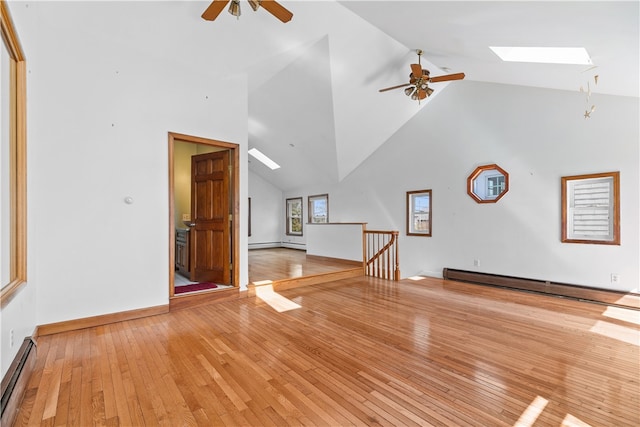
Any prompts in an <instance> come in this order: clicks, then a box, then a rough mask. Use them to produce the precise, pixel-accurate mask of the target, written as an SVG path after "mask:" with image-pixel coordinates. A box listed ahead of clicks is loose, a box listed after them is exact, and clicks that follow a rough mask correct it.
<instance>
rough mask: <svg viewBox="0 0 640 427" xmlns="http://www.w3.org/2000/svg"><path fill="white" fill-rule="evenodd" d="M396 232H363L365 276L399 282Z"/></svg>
mask: <svg viewBox="0 0 640 427" xmlns="http://www.w3.org/2000/svg"><path fill="white" fill-rule="evenodd" d="M398 233H399V232H398V231H377V230H363V232H362V238H363V240H364V242H363V245H362V246H363V249H364V263H365V266H364V270H365V276H372V277H378V278H381V279H387V280H400V263H399V261H398V260H399V258H398Z"/></svg>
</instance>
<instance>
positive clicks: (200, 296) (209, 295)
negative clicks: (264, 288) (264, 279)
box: [169, 288, 247, 311]
mask: <svg viewBox="0 0 640 427" xmlns="http://www.w3.org/2000/svg"><path fill="white" fill-rule="evenodd" d="M246 297H247V292H246V291H245V292H240V290H239V288H228V289H220V290H213V291H207V292H194V293H188V294H181V295H175V296H172V297H171V298H170V299H169V310H170V311H174V310H181V309H183V308H191V307H196V306H199V305H203V304H211V303H214V302H222V301H229V300H234V299H239V298H246Z"/></svg>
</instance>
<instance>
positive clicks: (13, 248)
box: [0, 1, 27, 306]
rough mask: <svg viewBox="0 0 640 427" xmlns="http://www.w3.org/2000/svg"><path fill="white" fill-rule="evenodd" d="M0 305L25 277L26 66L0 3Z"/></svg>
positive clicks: (7, 12)
mask: <svg viewBox="0 0 640 427" xmlns="http://www.w3.org/2000/svg"><path fill="white" fill-rule="evenodd" d="M0 22H1V23H2V25H0V27H2V28H1V31H2V40H0V116H1V118H0V122H1V123H0V190H1V191H0V282H1V283H0V306H4V305H5V304H6V303H7V302H9V301H10V300H11V298H12V296H13V295H14V294H15V292H17V290H18V289H19V288H20V287H21V286H23V285H24V284H25V283H26V279H27V186H26V183H27V172H26V167H27V155H26V152H27V151H26V147H27V145H26V144H27V138H26V128H27V127H26V107H25V105H26V96H27V95H26V72H25V69H26V65H25V59H24V53H23V51H22V48H21V46H20V42H19V40H18V35H17V33H16V31H15V28H14V27H13V22H12V20H11V16H10V14H9V9H8V8H7V6H6V3H5V2H4V1H3V2H1V3H0Z"/></svg>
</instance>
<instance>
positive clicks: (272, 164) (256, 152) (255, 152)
mask: <svg viewBox="0 0 640 427" xmlns="http://www.w3.org/2000/svg"><path fill="white" fill-rule="evenodd" d="M249 154H251V155H252V156H253V157H254V158H255V159H256V160H259V161H261V162H262V163H264V164H265V165H266V166H267V167H268V168H269V169H271V170H274V169H278V168H279V167H280V165H279V164H277V163H276V162H274V161H273V160H271V159H270V158H269V157H267V156H266V155H264V154H262V152H261V151H260V150H258V149H257V148H252V149H251V150H249Z"/></svg>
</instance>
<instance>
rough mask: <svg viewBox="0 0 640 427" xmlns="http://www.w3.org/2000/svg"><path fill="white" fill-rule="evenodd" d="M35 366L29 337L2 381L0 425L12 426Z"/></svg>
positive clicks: (33, 349) (31, 341)
mask: <svg viewBox="0 0 640 427" xmlns="http://www.w3.org/2000/svg"><path fill="white" fill-rule="evenodd" d="M35 364H36V345H35V341H33V339H32V338H31V337H27V338H25V339H24V341H23V342H22V345H21V346H20V349H19V350H18V354H16V357H15V358H14V359H13V362H11V366H9V370H8V371H7V373H6V374H5V376H4V378H3V379H2V401H1V403H0V425H3V426H11V425H13V423H14V421H15V419H16V415H17V414H18V408H19V407H20V403H21V402H22V397H23V396H24V392H25V390H26V388H27V384H28V382H29V378H30V377H31V373H32V372H33V369H34V367H35Z"/></svg>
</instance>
